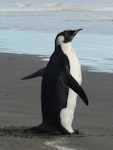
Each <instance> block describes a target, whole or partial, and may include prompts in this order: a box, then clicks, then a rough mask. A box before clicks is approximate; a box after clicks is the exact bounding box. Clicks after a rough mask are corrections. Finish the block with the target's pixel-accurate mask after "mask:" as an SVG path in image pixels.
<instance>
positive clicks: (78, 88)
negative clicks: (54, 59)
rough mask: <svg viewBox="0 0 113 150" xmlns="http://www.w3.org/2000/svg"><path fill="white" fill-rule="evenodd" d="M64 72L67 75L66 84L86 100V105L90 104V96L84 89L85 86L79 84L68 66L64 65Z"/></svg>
mask: <svg viewBox="0 0 113 150" xmlns="http://www.w3.org/2000/svg"><path fill="white" fill-rule="evenodd" d="M64 72H65V75H66V81H65V84H66V86H68V87H70V88H71V89H72V90H73V91H75V92H76V93H77V94H78V95H79V96H80V97H81V98H82V100H83V101H84V103H85V104H86V105H88V104H89V102H88V98H87V96H86V94H85V92H84V90H83V88H82V87H81V86H80V85H79V83H78V82H77V81H76V80H75V79H74V78H73V77H72V75H71V74H70V72H69V69H68V66H67V65H65V66H64Z"/></svg>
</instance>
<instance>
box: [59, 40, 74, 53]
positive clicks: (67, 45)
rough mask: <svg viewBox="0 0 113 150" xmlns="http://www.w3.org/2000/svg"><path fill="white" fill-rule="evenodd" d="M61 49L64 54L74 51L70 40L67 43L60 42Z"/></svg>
mask: <svg viewBox="0 0 113 150" xmlns="http://www.w3.org/2000/svg"><path fill="white" fill-rule="evenodd" d="M60 46H61V50H62V51H63V53H64V54H68V53H70V52H71V53H75V51H74V50H73V48H72V45H71V42H68V43H62V44H61V45H60Z"/></svg>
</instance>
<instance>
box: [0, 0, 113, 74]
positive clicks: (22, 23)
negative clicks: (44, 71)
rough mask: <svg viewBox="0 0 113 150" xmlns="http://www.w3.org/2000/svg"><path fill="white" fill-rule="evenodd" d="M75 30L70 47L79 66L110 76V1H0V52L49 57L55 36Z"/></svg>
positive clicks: (112, 36) (112, 55) (112, 66)
mask: <svg viewBox="0 0 113 150" xmlns="http://www.w3.org/2000/svg"><path fill="white" fill-rule="evenodd" d="M79 28H83V30H82V31H81V32H79V33H78V35H77V36H76V37H75V38H74V40H73V42H72V45H73V47H74V49H75V50H76V52H77V54H78V57H79V59H80V62H81V64H82V65H85V66H88V67H89V70H90V71H97V72H109V73H113V1H112V0H70V1H67V0H52V1H50V0H46V1H45V0H5V1H4V0H0V52H8V53H19V54H36V55H44V56H47V57H48V58H49V56H50V55H51V54H52V52H53V51H54V39H55V36H56V35H57V33H59V32H61V31H63V30H66V29H73V30H74V29H79Z"/></svg>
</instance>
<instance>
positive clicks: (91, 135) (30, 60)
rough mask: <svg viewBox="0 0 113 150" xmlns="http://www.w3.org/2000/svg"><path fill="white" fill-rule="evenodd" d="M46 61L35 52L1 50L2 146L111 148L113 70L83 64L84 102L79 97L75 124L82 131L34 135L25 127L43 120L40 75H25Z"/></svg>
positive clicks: (2, 149) (4, 149) (5, 149)
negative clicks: (97, 69) (97, 70)
mask: <svg viewBox="0 0 113 150" xmlns="http://www.w3.org/2000/svg"><path fill="white" fill-rule="evenodd" d="M46 64H47V62H46V61H42V60H41V59H40V58H39V57H38V56H36V55H34V56H33V55H19V54H7V53H0V150H23V149H27V150H43V149H44V150H45V149H47V150H54V149H58V150H111V149H112V148H113V74H108V73H95V72H89V71H88V68H87V67H82V72H83V84H82V86H83V88H84V90H85V91H86V93H87V96H88V98H89V106H85V105H84V103H83V101H82V100H81V99H80V98H78V102H77V108H76V111H75V118H74V122H73V127H74V128H77V129H79V131H80V135H76V136H71V137H69V136H67V135H66V136H62V135H61V136H60V135H59V136H57V135H53V136H50V135H36V134H35V135H33V134H30V133H27V134H25V133H24V132H23V129H27V128H30V127H33V126H37V125H38V124H39V123H40V122H41V106H40V101H41V100H40V87H41V78H36V79H31V80H26V81H22V80H20V79H21V78H22V77H24V76H26V75H29V74H30V73H32V72H34V71H36V70H38V69H40V68H41V67H43V66H45V65H46Z"/></svg>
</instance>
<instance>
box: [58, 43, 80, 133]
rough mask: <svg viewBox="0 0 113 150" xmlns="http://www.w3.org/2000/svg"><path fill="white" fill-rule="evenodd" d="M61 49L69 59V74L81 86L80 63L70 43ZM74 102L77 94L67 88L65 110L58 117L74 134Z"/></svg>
mask: <svg viewBox="0 0 113 150" xmlns="http://www.w3.org/2000/svg"><path fill="white" fill-rule="evenodd" d="M61 47H62V50H63V52H64V54H65V55H66V56H67V57H68V59H69V65H70V74H71V75H72V76H73V77H74V78H75V80H77V81H78V83H79V84H80V85H81V82H82V75H81V66H80V63H79V60H78V58H77V55H76V53H75V51H74V50H73V48H72V47H71V44H70V43H67V44H63V45H62V46H61ZM76 102H77V94H76V93H75V92H74V91H73V90H72V89H70V88H69V93H68V98H67V106H66V108H63V109H62V110H61V113H60V116H61V124H62V125H63V127H64V128H65V129H67V130H68V132H70V133H72V132H74V131H73V129H72V121H73V118H74V110H75V107H76Z"/></svg>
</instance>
